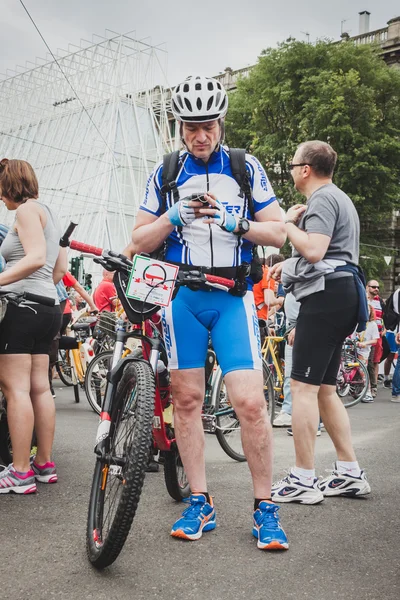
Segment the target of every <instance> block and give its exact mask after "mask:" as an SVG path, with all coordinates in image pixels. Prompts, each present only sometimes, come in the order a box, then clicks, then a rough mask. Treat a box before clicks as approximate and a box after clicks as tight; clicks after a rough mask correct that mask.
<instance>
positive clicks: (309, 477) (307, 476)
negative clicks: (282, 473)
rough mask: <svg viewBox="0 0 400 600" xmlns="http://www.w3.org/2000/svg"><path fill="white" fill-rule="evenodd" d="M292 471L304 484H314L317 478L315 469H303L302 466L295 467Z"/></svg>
mask: <svg viewBox="0 0 400 600" xmlns="http://www.w3.org/2000/svg"><path fill="white" fill-rule="evenodd" d="M292 473H293V475H296V477H298V478H299V479H300V483H302V484H303V485H308V486H311V485H313V483H314V479H315V469H301V468H300V467H293V469H292Z"/></svg>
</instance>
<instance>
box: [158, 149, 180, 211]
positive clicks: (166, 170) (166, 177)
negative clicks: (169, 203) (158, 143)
mask: <svg viewBox="0 0 400 600" xmlns="http://www.w3.org/2000/svg"><path fill="white" fill-rule="evenodd" d="M179 166H180V165H179V150H175V151H174V152H171V153H170V154H164V156H163V169H162V186H161V196H162V199H163V207H162V212H165V208H166V206H165V205H166V199H167V194H169V193H170V192H172V197H173V200H174V203H176V202H179V190H178V188H177V185H176V178H177V176H178V172H179Z"/></svg>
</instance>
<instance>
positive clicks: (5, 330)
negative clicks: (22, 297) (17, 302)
mask: <svg viewBox="0 0 400 600" xmlns="http://www.w3.org/2000/svg"><path fill="white" fill-rule="evenodd" d="M60 324H61V312H60V307H59V306H43V305H42V304H29V305H25V306H24V307H22V306H14V305H13V304H9V305H8V307H7V312H6V315H5V317H4V319H3V321H2V322H1V323H0V354H48V353H49V350H50V346H51V343H52V341H53V338H54V336H55V335H56V334H57V332H58V331H59V330H60Z"/></svg>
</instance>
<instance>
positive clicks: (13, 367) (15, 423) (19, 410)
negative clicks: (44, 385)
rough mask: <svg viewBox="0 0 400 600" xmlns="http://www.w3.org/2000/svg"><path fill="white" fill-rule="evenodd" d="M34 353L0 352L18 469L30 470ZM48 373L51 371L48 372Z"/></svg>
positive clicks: (0, 380)
mask: <svg viewBox="0 0 400 600" xmlns="http://www.w3.org/2000/svg"><path fill="white" fill-rule="evenodd" d="M31 364H32V363H31V356H30V354H3V355H0V384H1V388H2V390H3V393H4V395H5V397H6V400H7V419H8V427H9V430H10V436H11V444H12V450H13V465H14V468H15V469H16V470H17V471H21V472H22V473H25V472H26V471H29V469H30V468H31V467H30V463H29V458H30V452H31V441H32V433H33V420H34V418H33V409H32V403H31V398H30V377H31ZM46 376H47V372H46Z"/></svg>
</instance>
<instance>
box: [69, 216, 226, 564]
mask: <svg viewBox="0 0 400 600" xmlns="http://www.w3.org/2000/svg"><path fill="white" fill-rule="evenodd" d="M74 227H75V226H74V224H71V225H70V227H69V228H68V229H67V231H66V233H65V235H64V236H63V238H62V243H65V244H66V245H68V244H69V246H70V247H71V248H72V249H74V250H78V251H80V252H83V253H86V254H91V255H95V256H96V257H97V258H96V262H99V263H100V264H101V265H102V266H103V267H105V268H107V269H108V270H110V271H111V270H112V271H128V270H130V269H131V268H132V261H130V260H129V259H128V258H127V257H126V256H123V255H121V254H117V253H115V252H113V251H110V250H102V249H101V248H95V247H93V246H88V245H87V244H82V243H80V242H76V241H71V242H69V241H68V238H69V236H70V235H71V233H72V231H73V229H74ZM189 283H190V284H192V285H201V286H218V287H219V289H224V290H226V291H227V290H228V289H229V288H232V287H234V285H235V282H234V281H233V280H230V279H223V278H221V277H216V276H213V275H206V274H204V273H201V272H200V271H190V272H185V273H181V272H179V275H178V281H177V285H187V284H189ZM146 306H151V307H152V308H153V310H154V306H153V305H149V304H146V303H143V312H142V315H141V316H142V320H143V321H144V320H145V319H146V318H147V317H146V314H143V313H144V312H145V310H146ZM130 337H136V338H138V339H139V340H141V342H142V350H143V356H142V357H137V356H134V355H132V354H129V355H127V356H126V357H125V358H122V355H123V351H124V346H125V343H126V340H127V339H128V338H130ZM162 356H163V342H162V339H161V338H160V337H149V336H147V335H144V334H143V332H142V328H141V327H140V325H139V329H136V330H134V331H130V332H126V331H124V330H123V327H121V328H120V327H118V326H117V331H116V341H115V345H114V350H113V356H112V359H111V365H110V366H111V368H110V371H109V372H108V375H107V386H106V390H105V394H104V402H103V405H102V412H101V415H100V423H99V426H98V430H97V436H96V446H95V454H96V463H95V469H94V474H93V480H92V489H91V493H90V500H89V511H88V520H87V530H86V548H87V554H88V558H89V560H90V562H91V563H92V564H93V566H95V567H96V568H97V569H104V568H105V567H107V566H109V565H110V564H112V563H113V562H114V561H115V560H116V558H117V557H118V555H119V553H120V552H121V550H122V548H123V546H124V544H125V540H126V538H127V536H128V533H129V531H130V528H131V525H132V521H133V518H134V516H135V514H136V509H137V506H138V503H139V499H140V495H141V491H142V487H143V482H144V477H145V473H146V467H147V464H148V457H149V452H150V449H151V447H152V444H153V446H154V447H156V448H157V449H158V450H160V452H161V454H162V456H163V459H164V460H163V462H164V476H165V482H166V487H167V490H168V493H169V494H170V496H171V497H172V498H174V499H175V500H178V501H179V500H182V499H183V498H184V497H186V496H188V495H189V494H190V489H189V485H188V482H187V479H186V475H185V472H184V469H183V465H182V461H181V459H180V456H179V451H178V447H177V445H176V442H175V435H174V430H173V419H172V414H171V411H172V405H171V400H172V399H171V392H170V384H169V381H164V382H163V381H162V380H161V377H160V376H159V375H158V373H157V365H158V364H159V359H160V357H161V358H162ZM163 362H164V361H163ZM164 364H165V362H164Z"/></svg>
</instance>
